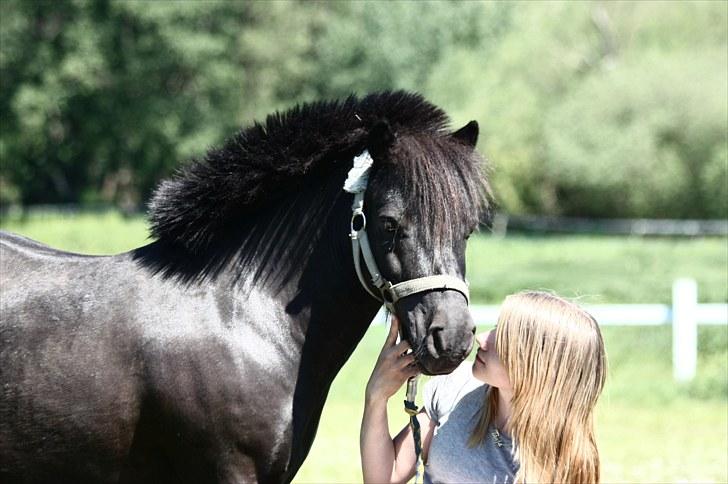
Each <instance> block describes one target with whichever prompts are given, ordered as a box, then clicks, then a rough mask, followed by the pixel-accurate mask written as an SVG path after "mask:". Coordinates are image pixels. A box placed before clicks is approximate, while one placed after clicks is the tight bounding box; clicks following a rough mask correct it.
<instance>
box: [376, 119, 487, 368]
mask: <svg viewBox="0 0 728 484" xmlns="http://www.w3.org/2000/svg"><path fill="white" fill-rule="evenodd" d="M477 137H478V125H477V123H476V122H475V121H471V122H470V123H468V124H467V125H466V126H465V127H463V128H461V129H460V130H458V131H456V132H454V133H450V132H436V133H426V134H423V133H407V132H402V133H398V132H396V131H393V129H392V128H390V127H389V125H388V124H387V123H386V122H381V123H379V124H377V125H375V126H374V127H373V128H372V130H371V133H370V136H369V142H368V147H367V149H368V151H369V152H370V153H371V157H372V160H373V163H372V170H371V174H370V177H369V181H368V187H367V190H366V195H365V197H364V212H365V214H366V220H368V221H369V222H368V234H369V239H370V240H369V245H370V247H371V252H372V253H373V256H374V259H375V260H376V264H377V266H378V269H379V272H380V273H381V276H382V278H383V279H384V280H386V281H389V282H391V284H397V283H403V282H406V281H412V280H431V279H434V278H433V277H432V276H440V277H441V278H442V279H443V280H445V283H444V284H441V285H440V287H435V288H427V289H422V288H420V289H418V290H416V291H412V292H410V293H409V294H407V295H404V297H401V299H398V300H397V301H396V302H394V303H391V304H387V305H388V307H389V309H390V310H391V311H393V312H394V313H395V314H396V316H397V317H398V318H399V321H400V327H401V333H402V337H404V338H406V339H407V340H408V342H409V343H410V346H411V348H412V351H413V352H414V354H415V356H416V361H417V364H418V365H419V367H420V369H421V371H422V372H423V373H425V374H428V375H435V374H443V373H449V372H451V371H452V370H454V369H455V368H456V367H457V366H458V365H459V364H460V363H461V362H462V361H463V360H464V359H465V358H466V357H467V355H468V354H469V353H470V350H471V348H472V346H473V340H474V334H475V324H474V323H473V319H472V317H471V315H470V311H469V310H468V295H467V286H465V285H464V284H463V282H464V281H465V249H466V245H467V239H468V237H469V236H470V234H471V233H472V232H473V231H474V230H475V229H476V228H477V226H478V224H479V222H480V221H482V218H483V212H484V211H485V210H486V209H487V198H488V197H487V195H488V193H487V184H486V183H485V182H484V179H483V175H482V172H481V166H482V159H481V158H480V157H479V155H478V154H477V152H476V151H475V144H476V142H477ZM369 269H370V270H369V272H370V273H371V272H373V271H372V270H371V268H369ZM443 276H444V277H443ZM423 278H427V279H423ZM362 279H364V278H362ZM448 281H452V282H453V283H459V285H458V286H456V287H460V288H461V289H454V288H453V284H448ZM389 282H388V283H389ZM430 285H433V284H430ZM434 285H437V284H434ZM462 288H464V289H462ZM380 289H381V288H380ZM370 292H371V291H370ZM383 295H384V299H385V303H387V302H388V301H386V299H387V296H386V294H384V293H383Z"/></svg>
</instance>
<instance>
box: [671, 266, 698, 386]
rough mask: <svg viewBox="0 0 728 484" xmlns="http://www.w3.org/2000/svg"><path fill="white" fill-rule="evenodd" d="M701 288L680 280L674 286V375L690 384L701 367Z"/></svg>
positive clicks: (686, 280) (676, 378)
mask: <svg viewBox="0 0 728 484" xmlns="http://www.w3.org/2000/svg"><path fill="white" fill-rule="evenodd" d="M697 307H698V284H697V282H695V280H694V279H677V280H676V281H675V282H673V284H672V374H673V377H674V378H675V380H677V381H681V382H687V381H690V380H692V379H693V378H694V377H695V370H696V368H697V364H698V325H697Z"/></svg>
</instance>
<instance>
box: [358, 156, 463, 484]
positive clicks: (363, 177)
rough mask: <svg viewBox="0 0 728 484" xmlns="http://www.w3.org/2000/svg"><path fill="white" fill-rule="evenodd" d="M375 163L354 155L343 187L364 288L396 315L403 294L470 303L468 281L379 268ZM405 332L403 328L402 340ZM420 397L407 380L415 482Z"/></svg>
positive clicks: (413, 380)
mask: <svg viewBox="0 0 728 484" xmlns="http://www.w3.org/2000/svg"><path fill="white" fill-rule="evenodd" d="M373 163H374V160H373V159H372V157H371V155H370V154H369V151H367V150H364V151H363V152H362V153H361V154H360V155H358V156H356V157H355V158H354V166H353V167H352V169H351V170H349V173H348V176H347V178H346V181H345V182H344V190H345V191H347V192H349V193H353V194H354V202H353V203H352V205H351V225H350V230H349V238H351V251H352V255H353V256H354V268H355V269H356V275H357V277H358V278H359V282H360V283H361V285H362V287H363V288H364V289H365V290H366V292H368V293H369V294H370V295H371V296H372V297H373V298H374V299H376V300H377V301H380V302H382V303H383V304H384V306H385V307H386V308H387V310H388V311H389V312H390V313H392V314H394V305H395V303H397V301H399V300H400V299H402V298H403V297H406V296H409V295H411V294H416V293H418V292H426V291H432V290H434V289H444V290H454V291H458V292H459V293H460V294H462V295H463V296H464V297H465V301H466V303H469V302H470V291H469V290H468V285H467V283H466V282H465V281H463V280H461V279H459V278H457V277H454V276H448V275H446V274H439V275H434V276H426V277H418V278H416V279H409V280H407V281H403V282H400V283H398V284H392V283H391V282H390V281H388V280H387V279H385V278H384V277H383V276H382V273H381V272H380V271H379V268H378V267H377V263H376V261H375V260H374V254H373V253H372V249H371V246H370V245H369V237H367V230H366V229H367V217H366V215H364V192H365V191H366V188H367V185H368V183H369V170H370V168H371V166H372V164H373ZM362 256H363V257H364V264H365V265H366V267H367V270H368V271H369V275H370V276H371V281H370V282H371V284H372V285H373V286H374V288H376V290H377V291H378V292H379V294H380V295H377V294H375V292H374V291H372V289H370V287H369V284H367V281H366V279H365V278H364V273H363V272H362V268H361V258H362ZM401 338H402V333H401V329H400V339H401ZM416 396H417V377H412V378H410V379H409V380H407V396H406V399H405V401H404V410H405V412H406V413H407V415H409V418H410V426H411V427H412V436H413V438H414V441H415V456H416V459H417V464H416V469H417V470H416V474H415V483H416V482H417V479H418V477H419V474H420V464H421V462H422V459H421V456H422V438H421V435H420V423H419V421H418V420H417V414H418V413H419V409H418V408H417V405H416V404H415V398H416Z"/></svg>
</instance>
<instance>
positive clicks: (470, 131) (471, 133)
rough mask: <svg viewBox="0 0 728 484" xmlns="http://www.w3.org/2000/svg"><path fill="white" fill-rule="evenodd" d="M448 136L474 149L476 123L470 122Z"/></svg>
mask: <svg viewBox="0 0 728 484" xmlns="http://www.w3.org/2000/svg"><path fill="white" fill-rule="evenodd" d="M450 136H452V137H453V138H455V139H456V140H459V141H461V142H463V143H465V144H466V145H468V146H471V147H473V148H475V145H476V144H477V143H478V122H477V121H470V122H469V123H468V124H466V125H465V126H463V127H462V128H460V129H459V130H457V131H455V132H454V133H453V134H452V135H450Z"/></svg>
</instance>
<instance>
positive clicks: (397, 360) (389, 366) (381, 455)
mask: <svg viewBox="0 0 728 484" xmlns="http://www.w3.org/2000/svg"><path fill="white" fill-rule="evenodd" d="M397 329H398V322H397V320H396V319H395V318H393V319H392V326H391V328H390V331H389V335H388V336H387V340H386V342H385V343H384V348H382V352H381V353H380V355H379V359H378V360H377V364H376V366H375V367H374V371H373V372H372V376H371V377H370V379H369V383H368V384H367V389H366V399H365V403H364V417H363V418H362V425H361V434H360V448H361V463H362V473H363V476H364V482H365V483H369V482H376V483H382V482H405V481H407V480H408V479H409V478H411V477H412V476H413V475H414V473H415V451H414V442H413V441H412V432H411V430H410V429H409V426H407V427H406V428H405V429H403V430H402V431H401V432H400V433H399V434H398V435H397V437H396V438H395V439H394V440H392V437H391V436H390V434H389V424H388V419H387V401H388V400H389V398H390V397H391V396H392V395H394V394H395V393H396V392H397V390H399V388H400V387H401V386H402V385H403V384H404V382H405V381H407V379H408V378H410V377H411V376H415V375H416V374H417V373H418V371H417V368H416V367H415V366H413V361H414V358H413V357H412V356H411V355H405V354H404V353H405V352H406V351H407V350H408V349H409V345H408V344H407V342H406V341H401V342H400V343H399V344H395V341H396V340H397ZM418 419H419V420H420V426H421V429H422V430H421V434H422V437H423V448H429V440H430V438H431V436H432V429H433V428H434V426H433V425H432V423H431V421H430V419H429V417H427V414H426V413H425V412H421V413H420V414H419V415H418Z"/></svg>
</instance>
